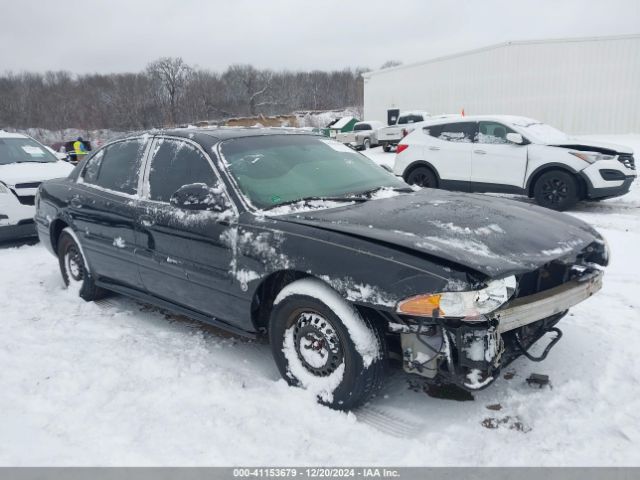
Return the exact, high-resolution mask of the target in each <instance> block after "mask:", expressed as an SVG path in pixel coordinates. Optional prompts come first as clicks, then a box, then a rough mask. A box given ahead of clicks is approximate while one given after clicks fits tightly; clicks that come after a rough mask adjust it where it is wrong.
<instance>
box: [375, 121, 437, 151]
mask: <svg viewBox="0 0 640 480" xmlns="http://www.w3.org/2000/svg"><path fill="white" fill-rule="evenodd" d="M430 116H431V114H430V113H428V112H422V111H415V112H402V113H401V114H400V116H399V117H398V121H397V122H396V124H395V125H390V126H388V127H384V128H381V129H380V130H378V142H379V143H380V145H382V149H383V150H384V151H385V152H390V151H391V148H392V147H394V146H396V145H397V144H398V143H400V140H402V138H403V137H404V136H405V135H406V133H407V132H406V130H407V128H408V127H409V126H410V125H411V124H413V123H418V122H424V121H425V120H427V119H428V118H429V117H430Z"/></svg>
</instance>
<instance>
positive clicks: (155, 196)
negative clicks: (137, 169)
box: [149, 138, 218, 203]
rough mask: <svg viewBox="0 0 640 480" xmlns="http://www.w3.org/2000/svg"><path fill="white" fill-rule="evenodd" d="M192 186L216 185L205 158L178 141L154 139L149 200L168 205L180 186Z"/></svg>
mask: <svg viewBox="0 0 640 480" xmlns="http://www.w3.org/2000/svg"><path fill="white" fill-rule="evenodd" d="M192 183H204V184H206V185H209V186H210V187H213V186H215V185H216V184H217V183H218V181H217V178H216V176H215V173H214V172H213V169H212V167H211V165H210V163H209V161H208V160H207V158H206V157H205V156H204V155H203V154H202V152H200V151H199V150H198V149H197V148H195V147H194V146H192V145H191V144H189V143H187V142H184V141H182V140H173V139H166V138H161V139H158V140H157V143H156V144H155V146H154V147H153V153H152V156H151V168H150V170H149V198H150V199H151V200H155V201H158V202H167V203H168V202H169V200H170V199H171V196H172V195H173V194H174V193H175V192H176V191H177V190H178V189H179V188H180V187H183V186H184V185H190V184H192Z"/></svg>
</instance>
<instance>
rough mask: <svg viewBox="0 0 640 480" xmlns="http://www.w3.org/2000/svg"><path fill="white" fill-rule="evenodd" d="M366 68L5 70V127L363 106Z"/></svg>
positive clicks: (1, 95) (175, 65)
mask: <svg viewBox="0 0 640 480" xmlns="http://www.w3.org/2000/svg"><path fill="white" fill-rule="evenodd" d="M362 72H363V70H362V69H356V70H352V69H345V70H340V71H331V72H326V71H320V70H314V71H312V72H290V71H284V70H283V71H277V72H274V71H271V70H259V69H256V68H255V67H253V66H251V65H233V66H231V67H229V68H228V69H227V70H226V71H224V72H222V73H221V74H219V73H216V72H212V71H209V70H205V69H197V68H191V67H189V66H188V65H186V64H185V63H184V62H183V61H182V60H181V59H179V58H161V59H159V60H157V61H155V62H153V63H151V64H150V65H149V66H148V67H147V69H146V70H145V71H143V72H140V73H121V74H90V75H73V74H72V73H69V72H46V73H44V74H41V73H30V72H24V73H19V74H15V73H11V72H7V73H5V74H0V127H8V128H31V127H37V128H45V129H49V130H62V129H65V128H77V129H80V130H89V129H91V130H93V129H101V128H109V129H114V130H132V129H142V128H149V127H160V126H163V125H166V124H178V123H186V122H197V121H199V120H221V119H225V118H229V117H232V116H238V115H257V114H265V115H275V114H287V113H291V112H293V111H297V110H327V109H336V108H344V107H352V108H353V107H355V108H359V106H361V105H362V78H361V74H362Z"/></svg>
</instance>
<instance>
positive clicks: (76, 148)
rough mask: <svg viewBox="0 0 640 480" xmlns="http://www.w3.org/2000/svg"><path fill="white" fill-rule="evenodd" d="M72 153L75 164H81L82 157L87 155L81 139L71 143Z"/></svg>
mask: <svg viewBox="0 0 640 480" xmlns="http://www.w3.org/2000/svg"><path fill="white" fill-rule="evenodd" d="M73 152H74V153H75V154H76V163H77V162H81V161H82V159H83V158H84V156H85V155H86V154H87V153H89V151H88V150H87V147H86V146H85V144H84V141H83V140H82V137H78V139H77V140H76V141H75V142H73Z"/></svg>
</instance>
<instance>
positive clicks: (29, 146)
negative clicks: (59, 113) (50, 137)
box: [0, 130, 73, 241]
mask: <svg viewBox="0 0 640 480" xmlns="http://www.w3.org/2000/svg"><path fill="white" fill-rule="evenodd" d="M72 169H73V167H71V166H70V165H69V164H68V163H66V162H62V161H59V160H58V159H57V158H56V157H55V156H54V155H53V154H52V153H51V152H50V151H49V150H48V149H47V147H45V146H44V145H42V144H41V143H38V142H37V141H36V140H34V139H33V138H31V137H28V136H26V135H22V134H19V133H8V132H5V131H3V130H0V241H7V240H16V239H19V238H23V237H29V236H35V235H36V228H35V224H34V222H33V216H34V214H35V209H34V206H33V205H34V198H35V194H36V190H37V188H38V187H39V186H40V183H41V182H42V181H43V180H48V179H51V178H56V177H65V176H67V175H69V173H70V172H71V170H72Z"/></svg>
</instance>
